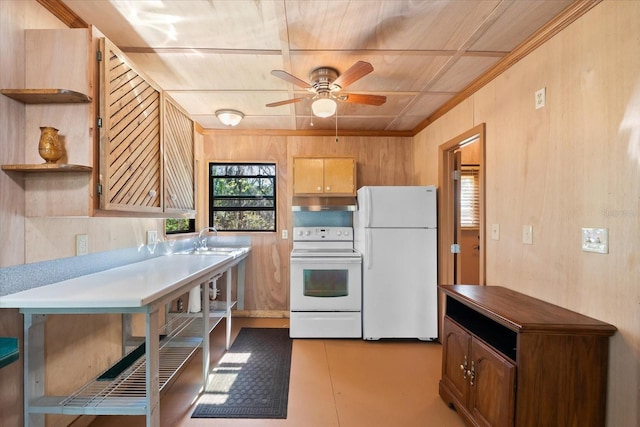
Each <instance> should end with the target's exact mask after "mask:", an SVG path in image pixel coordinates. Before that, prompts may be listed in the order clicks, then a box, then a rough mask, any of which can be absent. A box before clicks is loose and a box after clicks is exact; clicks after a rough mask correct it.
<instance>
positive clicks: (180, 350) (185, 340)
mask: <svg viewBox="0 0 640 427" xmlns="http://www.w3.org/2000/svg"><path fill="white" fill-rule="evenodd" d="M211 308H212V309H214V310H216V311H215V312H212V313H211V316H210V320H209V332H211V331H212V330H213V328H214V327H215V326H216V325H217V324H218V323H219V322H220V320H221V319H222V317H223V316H224V315H226V313H223V312H222V311H220V310H217V309H219V307H218V306H216V305H215V304H212V307H211ZM170 317H171V319H170V320H169V321H168V322H167V324H166V325H165V326H164V327H163V328H162V330H161V334H165V333H166V335H167V336H166V337H165V338H163V339H162V340H161V341H160V348H159V357H160V363H159V370H158V371H159V388H160V391H161V392H162V390H163V389H164V387H165V386H166V385H167V384H168V383H169V382H170V381H171V379H172V378H173V377H174V375H175V374H176V373H177V372H178V371H179V370H180V368H181V367H182V366H183V365H184V364H185V363H186V362H187V361H188V360H189V359H190V358H191V356H192V355H193V354H194V353H195V351H196V350H197V349H198V348H199V347H200V344H201V343H202V328H203V325H202V316H201V315H197V314H171V315H170ZM29 406H30V408H29V412H31V413H47V414H52V413H59V414H89V415H116V414H125V415H145V413H146V358H145V356H144V355H143V356H141V357H140V358H139V359H138V360H136V361H135V362H134V363H133V364H132V365H131V366H129V367H128V368H126V369H125V370H124V371H123V372H122V373H121V374H120V375H118V376H117V377H116V378H114V379H113V380H110V381H104V380H103V381H98V380H95V379H94V380H93V381H90V382H89V383H87V384H85V385H84V386H83V387H82V388H80V389H79V390H77V391H76V392H75V393H74V394H72V395H70V396H44V397H42V398H39V399H37V400H36V401H34V402H31V404H30V405H29Z"/></svg>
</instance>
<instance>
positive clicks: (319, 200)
mask: <svg viewBox="0 0 640 427" xmlns="http://www.w3.org/2000/svg"><path fill="white" fill-rule="evenodd" d="M357 209H358V203H357V201H356V198H355V197H321V196H293V198H292V200H291V210H292V211H311V212H324V211H351V212H353V211H356V210H357Z"/></svg>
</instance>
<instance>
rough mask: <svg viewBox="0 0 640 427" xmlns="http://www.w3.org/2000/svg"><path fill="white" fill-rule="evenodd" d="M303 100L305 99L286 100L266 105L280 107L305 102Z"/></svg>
mask: <svg viewBox="0 0 640 427" xmlns="http://www.w3.org/2000/svg"><path fill="white" fill-rule="evenodd" d="M305 99H307V98H291V99H286V100H284V101H278V102H272V103H271V104H267V107H279V106H280V105H287V104H293V103H296V102H300V101H302V100H305Z"/></svg>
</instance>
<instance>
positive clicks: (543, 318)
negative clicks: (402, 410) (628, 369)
mask: <svg viewBox="0 0 640 427" xmlns="http://www.w3.org/2000/svg"><path fill="white" fill-rule="evenodd" d="M440 290H441V291H442V292H444V294H445V296H446V312H445V318H444V323H443V336H442V343H443V356H442V379H441V380H440V396H441V397H442V399H443V400H444V401H445V402H447V404H449V405H450V406H452V407H454V408H455V409H456V410H457V411H458V413H459V414H460V416H461V417H462V418H464V420H465V422H466V423H467V424H469V425H472V426H494V427H498V426H499V427H502V426H517V427H522V426H539V427H543V426H576V427H577V426H580V427H583V426H594V427H595V426H604V425H605V407H606V391H607V363H608V351H609V337H610V336H611V335H613V334H614V333H615V331H616V328H615V327H614V326H612V325H609V324H607V323H604V322H601V321H598V320H595V319H592V318H590V317H587V316H583V315H581V314H579V313H575V312H573V311H570V310H567V309H564V308H561V307H558V306H556V305H553V304H549V303H546V302H544V301H541V300H538V299H535V298H532V297H529V296H526V295H524V294H521V293H518V292H515V291H512V290H510V289H507V288H503V287H499V286H475V285H444V286H440Z"/></svg>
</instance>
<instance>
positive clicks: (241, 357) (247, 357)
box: [191, 328, 292, 418]
mask: <svg viewBox="0 0 640 427" xmlns="http://www.w3.org/2000/svg"><path fill="white" fill-rule="evenodd" d="M291 347H292V340H291V338H289V329H287V328H242V329H241V330H240V333H239V334H238V337H237V338H236V340H235V341H234V342H233V344H232V345H231V348H230V349H229V351H228V352H227V353H225V355H224V356H223V357H222V359H220V362H219V363H218V365H217V366H216V367H215V368H213V369H212V371H211V373H210V374H209V380H208V381H207V385H206V387H205V390H204V392H203V394H202V396H200V399H198V404H197V406H196V408H195V409H194V410H193V413H192V414H191V417H192V418H287V402H288V397H289V374H290V371H291Z"/></svg>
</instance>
